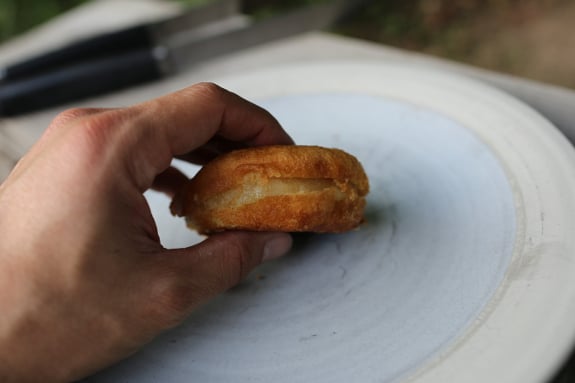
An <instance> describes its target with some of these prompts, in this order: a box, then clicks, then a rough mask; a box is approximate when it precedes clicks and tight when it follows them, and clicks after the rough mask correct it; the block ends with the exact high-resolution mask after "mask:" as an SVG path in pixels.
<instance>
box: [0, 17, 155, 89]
mask: <svg viewBox="0 0 575 383" xmlns="http://www.w3.org/2000/svg"><path fill="white" fill-rule="evenodd" d="M153 44H154V41H153V36H152V32H151V28H150V27H149V26H148V25H144V24H143V25H136V26H134V27H130V28H126V29H123V30H120V31H117V32H111V33H106V34H103V35H99V36H95V37H91V38H87V39H84V40H81V41H78V42H76V43H73V44H71V45H68V46H65V47H63V48H60V49H57V50H55V51H51V52H48V53H45V54H41V55H38V56H36V57H32V58H30V59H28V60H25V61H22V62H20V63H17V64H13V65H10V66H8V67H6V68H4V69H3V71H2V78H1V81H2V82H10V81H13V80H17V79H23V78H26V77H31V76H35V75H38V74H40V73H43V72H48V71H51V70H55V69H56V68H58V67H64V66H68V65H74V64H78V63H80V62H83V61H89V60H93V59H95V58H98V57H106V56H110V55H115V54H120V53H122V52H125V51H130V50H140V49H152V47H153Z"/></svg>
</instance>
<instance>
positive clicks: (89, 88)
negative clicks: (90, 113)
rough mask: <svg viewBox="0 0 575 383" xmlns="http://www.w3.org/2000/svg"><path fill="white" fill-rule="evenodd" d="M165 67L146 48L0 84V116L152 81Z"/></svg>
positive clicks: (156, 56)
mask: <svg viewBox="0 0 575 383" xmlns="http://www.w3.org/2000/svg"><path fill="white" fill-rule="evenodd" d="M162 64H163V63H162V60H159V59H158V55H157V54H155V53H154V51H153V50H149V49H147V50H140V51H134V52H129V53H126V54H122V55H116V56H110V57H107V58H102V59H98V60H93V61H90V62H87V63H80V64H78V65H74V66H69V67H64V68H61V69H59V70H55V71H52V72H48V73H44V74H41V75H38V76H35V77H30V78H26V79H23V80H20V81H14V82H10V83H8V84H4V85H2V84H0V116H15V115H18V114H23V113H27V112H31V111H34V110H38V109H44V108H47V107H50V106H55V105H60V104H64V103H69V102H72V101H76V100H80V99H83V98H87V97H91V96H95V95H99V94H103V93H108V92H111V91H114V90H117V89H121V88H125V87H128V86H132V85H136V84H141V83H144V82H149V81H153V80H156V79H159V78H161V77H162V76H163V74H164V73H163V68H162Z"/></svg>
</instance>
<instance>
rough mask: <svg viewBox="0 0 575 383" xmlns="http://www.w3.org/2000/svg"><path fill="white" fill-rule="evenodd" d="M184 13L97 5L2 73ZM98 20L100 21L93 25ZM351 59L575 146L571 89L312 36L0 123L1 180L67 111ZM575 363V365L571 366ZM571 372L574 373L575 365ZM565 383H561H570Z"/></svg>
mask: <svg viewBox="0 0 575 383" xmlns="http://www.w3.org/2000/svg"><path fill="white" fill-rule="evenodd" d="M178 11H180V8H179V7H178V6H177V5H175V4H173V3H170V2H164V1H160V0H139V1H130V0H117V1H109V0H93V1H92V2H90V3H88V4H87V5H84V6H81V7H78V8H76V9H74V10H73V11H71V12H68V13H67V14H64V15H63V16H61V17H59V18H57V19H55V20H53V21H51V22H49V23H47V24H45V25H43V26H41V27H39V28H37V29H35V30H32V31H31V32H29V33H27V34H25V35H23V36H20V37H18V38H16V39H13V40H11V41H9V42H8V43H6V44H4V45H2V46H0V67H1V66H3V65H5V64H7V63H9V62H13V61H16V60H18V59H21V58H24V57H26V56H28V55H31V54H34V53H38V52H41V51H43V50H45V49H49V48H53V47H57V46H59V45H61V44H65V43H66V42H68V41H69V40H70V38H71V36H73V37H78V31H83V32H82V33H85V34H86V35H90V34H92V33H97V32H102V31H106V30H113V29H115V28H118V27H122V26H127V25H130V24H135V23H138V22H142V21H148V20H156V19H161V18H164V17H165V16H167V15H172V14H175V13H177V12H178ZM95 20H97V22H94V21H95ZM71 32H73V33H71ZM350 58H352V59H365V60H385V61H387V62H392V63H405V64H406V65H407V64H409V65H414V66H422V67H427V68H430V67H433V68H437V69H440V70H448V71H452V72H456V73H459V74H463V75H466V76H470V77H473V78H475V79H479V80H481V81H484V82H486V83H489V84H491V85H493V86H496V87H498V88H500V89H502V90H504V91H506V92H508V93H510V94H512V95H513V96H515V97H517V98H519V99H521V100H522V101H524V102H526V103H527V104H529V105H531V106H532V107H534V108H535V109H537V110H538V111H539V112H540V113H541V114H543V115H544V116H545V117H547V118H548V119H549V120H550V121H551V122H552V123H554V124H555V126H557V127H558V128H559V129H560V130H561V131H562V132H563V133H564V134H565V135H566V136H567V137H568V138H569V139H571V140H572V141H575V119H574V118H572V113H573V112H572V111H573V110H575V92H573V91H571V90H568V89H565V88H561V87H556V86H551V85H546V84H542V83H537V82H534V81H529V80H525V79H521V78H516V77H512V76H508V75H503V74H498V73H494V72H490V71H486V70H482V69H478V68H475V67H471V66H468V65H462V64H458V63H454V62H451V61H446V60H442V59H438V58H433V57H429V56H424V55H420V54H417V53H412V52H406V51H402V50H399V49H395V48H391V47H387V46H382V45H379V44H374V43H369V42H365V41H361V40H355V39H349V38H345V37H341V36H335V35H332V34H327V33H323V32H312V33H305V34H301V35H297V36H293V37H290V38H286V39H282V40H280V41H275V42H272V43H267V44H263V45H260V46H257V47H251V48H248V49H244V50H240V51H238V52H234V53H231V54H226V55H225V56H221V57H218V58H215V59H211V60H209V61H206V62H201V63H198V64H195V65H194V66H193V67H190V68H188V70H187V71H185V72H182V73H180V74H178V75H176V76H173V77H170V78H167V79H165V80H162V81H158V82H155V83H151V84H148V85H143V86H139V87H135V88H131V89H127V90H123V91H120V92H116V93H114V94H109V95H105V96H101V97H98V98H93V99H90V100H84V101H81V102H77V103H74V104H70V105H63V106H60V107H57V108H52V109H48V110H43V111H40V112H36V113H33V114H29V115H25V116H20V117H17V118H4V119H2V118H0V181H1V180H2V179H4V178H5V177H6V176H7V175H8V173H9V172H10V170H11V169H12V167H13V166H14V164H15V163H16V162H17V160H18V159H19V158H20V157H21V156H22V155H24V154H25V153H26V151H27V150H28V149H29V148H30V147H31V146H32V145H33V144H34V142H36V140H37V139H38V138H39V137H40V135H41V134H42V132H43V131H44V129H45V128H46V127H47V126H48V124H49V123H50V121H51V120H52V119H53V118H54V116H55V115H56V114H58V113H59V112H61V111H63V110H65V109H67V108H70V107H78V106H79V107H81V106H121V105H130V104H133V103H136V102H139V101H144V100H147V99H150V98H154V97H157V96H159V95H161V94H165V93H168V92H171V91H174V90H177V89H180V88H182V87H184V86H186V85H189V84H193V83H196V82H199V81H217V79H218V78H221V77H222V76H228V75H234V74H240V73H243V72H246V71H254V70H257V69H261V68H266V67H271V66H277V65H283V64H287V63H293V62H302V61H305V62H310V61H313V60H346V59H350ZM573 364H574V363H570V364H569V366H571V365H573ZM569 370H573V369H572V368H571V367H569ZM571 376H572V375H571ZM567 379H568V378H567ZM567 379H565V380H561V382H567V381H568V380H567Z"/></svg>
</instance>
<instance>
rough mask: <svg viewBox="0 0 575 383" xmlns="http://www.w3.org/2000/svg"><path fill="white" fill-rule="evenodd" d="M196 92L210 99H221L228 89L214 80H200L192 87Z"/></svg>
mask: <svg viewBox="0 0 575 383" xmlns="http://www.w3.org/2000/svg"><path fill="white" fill-rule="evenodd" d="M190 89H191V90H192V91H193V92H194V93H196V94H197V95H199V96H200V97H202V98H206V99H209V100H214V99H215V100H219V99H220V98H222V97H223V96H224V95H225V94H226V90H224V88H222V87H220V86H219V85H217V84H215V83H213V82H200V83H198V84H195V85H193V86H192V87H191V88H190Z"/></svg>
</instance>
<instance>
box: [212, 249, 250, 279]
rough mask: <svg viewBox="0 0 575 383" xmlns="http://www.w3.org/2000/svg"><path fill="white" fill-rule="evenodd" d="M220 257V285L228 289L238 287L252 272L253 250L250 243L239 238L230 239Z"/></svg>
mask: <svg viewBox="0 0 575 383" xmlns="http://www.w3.org/2000/svg"><path fill="white" fill-rule="evenodd" d="M222 251H223V253H222V255H221V256H220V257H219V260H220V262H219V267H218V270H219V277H220V283H221V285H223V286H226V287H232V286H235V285H237V284H238V283H240V282H241V281H242V279H244V277H245V276H246V275H247V274H248V273H249V272H250V270H251V267H250V264H251V262H250V258H251V255H252V254H251V253H252V251H251V248H250V246H249V243H248V242H246V241H242V240H240V239H239V238H230V239H228V241H227V243H226V246H225V247H224V248H223V249H222Z"/></svg>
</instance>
